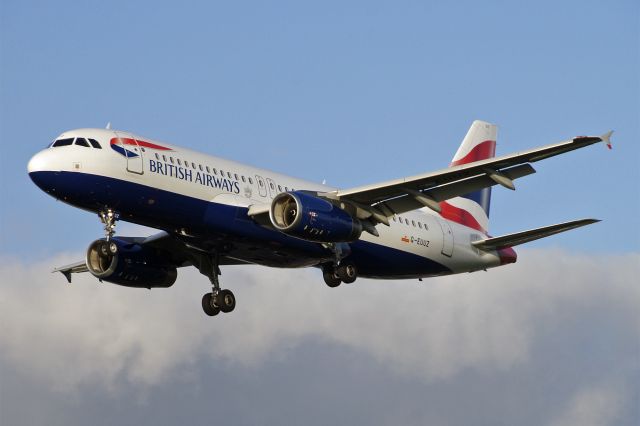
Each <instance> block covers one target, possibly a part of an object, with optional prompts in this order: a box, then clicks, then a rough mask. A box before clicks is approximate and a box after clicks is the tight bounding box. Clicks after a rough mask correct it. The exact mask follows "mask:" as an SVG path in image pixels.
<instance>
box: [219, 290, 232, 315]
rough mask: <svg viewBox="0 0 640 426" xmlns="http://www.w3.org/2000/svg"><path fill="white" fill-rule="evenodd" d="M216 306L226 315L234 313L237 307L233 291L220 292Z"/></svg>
mask: <svg viewBox="0 0 640 426" xmlns="http://www.w3.org/2000/svg"><path fill="white" fill-rule="evenodd" d="M216 305H217V306H218V307H219V308H220V310H221V311H222V312H224V313H225V314H227V313H229V312H231V311H233V310H234V309H235V307H236V297H235V296H234V295H233V293H232V292H231V290H220V292H219V293H218V295H217V296H216Z"/></svg>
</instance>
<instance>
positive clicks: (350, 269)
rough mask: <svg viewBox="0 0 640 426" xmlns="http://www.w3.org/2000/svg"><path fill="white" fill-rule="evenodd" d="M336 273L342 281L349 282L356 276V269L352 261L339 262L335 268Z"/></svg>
mask: <svg viewBox="0 0 640 426" xmlns="http://www.w3.org/2000/svg"><path fill="white" fill-rule="evenodd" d="M336 275H337V276H338V277H340V279H341V280H342V282H343V283H345V284H351V283H352V282H354V281H355V280H356V278H358V270H357V269H356V267H355V265H354V264H353V263H344V264H342V263H341V264H340V266H338V268H337V269H336Z"/></svg>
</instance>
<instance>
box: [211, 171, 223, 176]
mask: <svg viewBox="0 0 640 426" xmlns="http://www.w3.org/2000/svg"><path fill="white" fill-rule="evenodd" d="M213 174H214V175H215V174H216V169H213ZM220 176H222V177H224V172H223V171H222V170H220Z"/></svg>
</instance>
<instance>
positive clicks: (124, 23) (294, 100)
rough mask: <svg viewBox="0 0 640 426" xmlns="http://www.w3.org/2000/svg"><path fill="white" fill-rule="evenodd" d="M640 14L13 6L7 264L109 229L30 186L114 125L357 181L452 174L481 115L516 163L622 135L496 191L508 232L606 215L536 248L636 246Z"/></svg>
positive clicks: (549, 9)
mask: <svg viewBox="0 0 640 426" xmlns="http://www.w3.org/2000/svg"><path fill="white" fill-rule="evenodd" d="M637 12H638V7H637V5H636V4H635V3H634V2H632V1H618V2H611V3H609V4H607V5H606V6H604V5H602V4H601V2H558V3H555V2H535V3H532V4H527V5H525V4H509V3H503V2H489V3H488V4H480V3H477V2H468V3H465V2H462V3H455V4H449V3H447V4H444V3H442V4H429V3H426V2H400V3H393V4H391V3H388V4H385V3H381V2H333V3H332V2H323V3H322V4H312V3H304V2H277V3H266V2H265V3H263V2H254V3H237V4H220V3H216V2H212V3H208V2H203V3H197V2H187V3H185V4H184V5H182V6H180V7H177V6H169V5H157V4H155V3H154V4H153V6H150V4H149V3H145V2H115V3H113V2H110V3H109V4H108V5H107V4H106V3H104V2H79V3H74V2H55V3H51V2H17V1H6V2H3V5H2V30H1V31H2V33H1V35H2V37H1V43H2V45H1V46H2V69H1V73H2V74H1V77H0V84H1V91H2V99H1V100H0V102H1V104H0V108H1V110H0V111H1V117H2V121H1V128H0V138H1V140H2V146H3V149H4V152H5V153H4V155H2V156H1V161H2V167H1V173H2V174H1V178H2V182H3V185H2V191H3V198H5V199H8V200H11V201H10V202H5V203H2V204H1V207H0V209H1V210H0V217H1V219H0V220H2V231H3V232H2V240H1V242H2V251H3V252H5V253H16V254H18V255H19V256H28V257H31V258H42V256H45V255H47V254H48V253H51V252H52V251H54V250H74V249H76V248H78V247H80V246H82V247H84V245H86V241H88V239H90V238H92V237H93V236H94V235H96V234H97V233H99V231H100V230H99V226H98V224H97V220H96V219H95V218H94V217H92V216H90V215H87V214H85V213H83V212H80V211H75V210H74V209H72V208H69V207H67V206H64V205H62V204H61V203H55V202H53V200H51V199H49V198H48V197H47V196H45V195H44V194H43V193H41V192H40V191H39V190H38V189H37V188H36V187H35V186H34V185H32V184H31V182H30V181H29V179H28V177H27V175H26V173H25V168H26V163H27V161H28V159H29V158H30V156H31V155H33V154H34V153H35V152H37V151H38V150H39V149H41V148H42V147H44V146H45V145H46V144H47V143H48V142H49V141H50V140H52V139H53V138H55V137H56V136H57V135H58V134H60V133H61V132H62V131H64V130H67V129H71V128H78V127H103V126H104V125H106V123H107V122H109V121H110V122H112V123H113V126H114V127H115V128H119V129H126V130H130V131H133V132H136V133H139V134H142V135H145V136H147V137H150V138H155V139H159V140H164V141H169V142H172V143H176V144H183V145H186V146H189V147H193V148H195V149H198V150H202V151H205V152H208V153H212V154H216V155H220V156H224V157H228V158H232V159H237V160H241V161H246V162H248V163H251V164H255V165H259V166H263V167H267V168H272V169H276V170H279V171H287V172H289V173H290V174H292V175H295V176H300V177H307V178H309V179H312V180H316V181H322V180H323V179H326V180H327V182H329V183H331V184H334V185H336V186H340V187H349V186H356V185H360V184H364V183H371V182H376V181H380V180H386V179H392V178H396V177H400V176H405V175H410V174H415V173H420V172H424V171H429V170H434V169H438V168H441V167H444V166H445V165H446V164H448V162H449V160H450V158H451V156H452V155H453V153H454V152H455V150H456V148H457V146H458V144H459V142H460V140H461V138H462V137H463V136H464V133H465V132H466V130H467V128H468V126H469V124H470V123H471V121H472V120H473V119H476V118H479V119H484V120H487V121H491V122H494V123H497V124H498V125H499V126H500V130H499V142H498V143H499V145H498V150H499V152H500V153H508V152H513V151H517V150H522V149H527V148H530V147H534V146H538V145H543V144H547V143H552V142H556V141H560V140H564V139H566V138H569V137H572V136H574V135H578V134H601V133H603V132H605V131H607V130H609V129H615V130H616V133H615V136H614V143H615V149H614V150H613V151H612V152H606V151H605V150H603V149H602V147H601V146H596V147H592V148H589V149H587V150H584V151H583V152H578V153H573V154H570V155H568V156H565V157H563V158H557V159H552V160H549V161H547V162H545V163H539V165H537V166H536V168H537V169H538V174H536V175H534V176H531V177H528V178H526V179H524V180H521V181H520V182H518V188H519V189H518V191H517V192H516V193H510V192H508V191H506V190H502V189H499V190H497V191H494V202H493V211H492V227H491V228H492V232H493V233H494V234H498V233H506V232H513V231H517V230H520V229H526V228H531V227H535V226H542V225H546V224H550V223H555V222H557V221H563V220H570V219H573V218H580V217H596V218H600V219H603V220H604V222H603V223H601V224H598V225H595V226H592V227H591V229H588V230H580V231H576V232H574V233H571V234H566V235H562V236H558V237H556V238H554V239H549V240H545V241H542V242H539V243H536V244H535V245H534V246H541V247H542V246H552V245H558V246H563V247H569V248H572V249H575V250H581V251H588V252H602V253H607V252H611V251H615V252H626V251H629V250H635V249H637V248H638V246H639V240H640V236H639V235H638V229H639V227H640V223H639V221H640V196H639V190H638V177H639V176H638V167H637V162H638V159H639V157H640V148H639V145H638V143H637V141H638V139H639V136H640V129H639V124H638V121H639V119H638V117H639V111H640V106H639V102H640V101H639V97H640V95H639V93H640V88H639V83H638V75H639V73H640V69H639V58H638V56H639V52H638V16H637V15H638V13H637ZM52 223H55V228H52V227H51V224H52ZM25 228H26V229H25ZM623 229H624V230H625V231H624V235H625V236H624V237H623V238H621V231H622V230H623ZM629 230H632V231H631V232H629Z"/></svg>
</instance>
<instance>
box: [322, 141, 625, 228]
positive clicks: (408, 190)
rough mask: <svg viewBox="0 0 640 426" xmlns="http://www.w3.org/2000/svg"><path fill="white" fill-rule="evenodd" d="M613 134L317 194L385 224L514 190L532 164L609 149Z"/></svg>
mask: <svg viewBox="0 0 640 426" xmlns="http://www.w3.org/2000/svg"><path fill="white" fill-rule="evenodd" d="M612 133H613V131H610V132H607V133H605V134H604V135H602V136H577V137H575V138H573V139H570V140H567V141H564V142H560V143H557V144H552V145H546V146H543V147H540V148H535V149H532V150H528V151H524V152H516V153H514V154H509V155H504V156H501V157H494V158H490V159H487V160H481V161H476V162H473V163H468V164H463V165H459V166H453V167H449V168H447V169H444V170H439V171H436V172H432V173H426V174H422V175H417V176H412V177H407V178H402V179H396V180H393V181H388V182H383V183H379V184H374V185H366V186H361V187H358V188H352V189H345V190H338V191H333V192H326V193H320V194H318V195H319V196H322V197H325V198H327V199H330V200H334V201H336V202H342V203H346V204H350V205H351V206H352V207H355V208H356V210H357V212H358V213H357V216H358V218H359V219H372V220H373V221H375V222H376V223H384V224H386V225H388V224H389V221H388V218H389V217H392V216H393V215H395V214H400V213H405V212H407V211H410V210H415V209H417V208H420V207H424V206H426V207H429V208H431V209H433V210H435V211H438V212H439V211H440V206H439V202H440V201H444V200H447V199H449V198H454V197H457V196H460V195H464V194H467V193H469V192H473V191H475V190H477V189H481V188H486V187H489V186H493V185H497V184H499V185H502V186H504V187H506V188H509V189H512V190H513V189H515V186H514V185H513V180H514V179H517V178H519V177H523V176H526V175H529V174H531V173H535V170H534V169H533V167H532V166H531V165H530V164H529V163H534V162H536V161H540V160H543V159H546V158H550V157H553V156H556V155H559V154H564V153H566V152H569V151H573V150H576V149H580V148H584V147H586V146H589V145H593V144H594V143H598V142H605V143H606V144H607V145H608V146H610V137H611V134H612Z"/></svg>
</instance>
